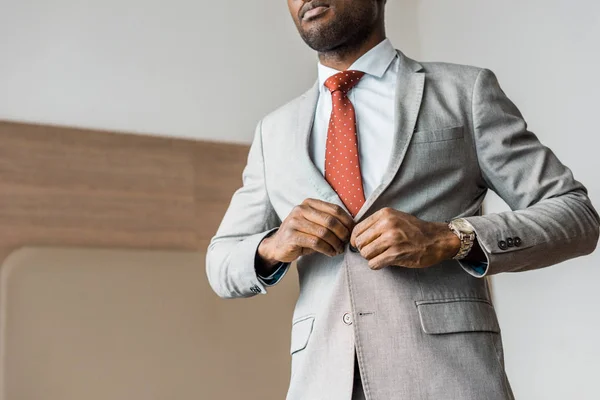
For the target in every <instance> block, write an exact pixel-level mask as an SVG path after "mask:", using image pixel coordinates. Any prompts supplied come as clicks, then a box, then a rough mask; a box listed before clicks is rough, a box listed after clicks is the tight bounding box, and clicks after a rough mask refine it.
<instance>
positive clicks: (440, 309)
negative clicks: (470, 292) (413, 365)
mask: <svg viewBox="0 0 600 400" xmlns="http://www.w3.org/2000/svg"><path fill="white" fill-rule="evenodd" d="M417 310H418V311H419V318H420V319H421V327H422V328H423V332H425V333H429V334H432V335H439V334H444V333H456V332H477V331H480V332H481V331H483V332H495V333H500V325H499V324H498V317H497V316H496V311H495V310H494V307H493V306H492V305H491V304H490V303H489V302H488V301H487V300H484V299H446V300H427V301H417Z"/></svg>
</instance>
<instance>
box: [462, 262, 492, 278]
mask: <svg viewBox="0 0 600 400" xmlns="http://www.w3.org/2000/svg"><path fill="white" fill-rule="evenodd" d="M458 262H459V263H460V265H461V266H462V267H463V268H464V269H466V270H467V271H469V272H471V273H472V274H473V275H475V276H478V277H482V276H483V275H485V272H486V270H487V268H488V263H487V262H486V261H481V262H477V261H464V260H459V261H458Z"/></svg>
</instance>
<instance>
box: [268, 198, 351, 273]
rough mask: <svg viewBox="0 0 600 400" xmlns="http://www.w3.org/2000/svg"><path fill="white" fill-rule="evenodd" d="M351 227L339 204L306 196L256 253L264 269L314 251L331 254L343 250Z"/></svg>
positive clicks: (348, 217)
mask: <svg viewBox="0 0 600 400" xmlns="http://www.w3.org/2000/svg"><path fill="white" fill-rule="evenodd" d="M353 228H354V220H353V219H352V217H351V216H350V215H349V214H348V213H347V212H346V211H345V210H344V209H343V208H342V207H340V206H338V205H336V204H331V203H326V202H324V201H321V200H316V199H306V200H304V201H303V202H302V204H300V205H299V206H296V207H294V209H293V210H292V212H291V213H290V214H289V215H288V217H287V218H286V219H285V221H283V223H282V224H281V226H280V227H279V229H278V230H277V232H276V233H275V234H273V235H272V236H269V237H267V238H265V239H264V240H263V241H262V242H261V243H260V245H259V247H258V255H259V256H260V257H261V258H262V261H263V264H264V265H263V267H264V268H265V269H267V270H268V269H269V268H271V267H273V266H275V265H276V264H278V263H279V262H292V261H295V260H296V259H297V258H298V257H300V256H304V255H308V254H311V253H315V252H317V253H322V254H325V255H327V256H330V257H333V256H336V255H338V254H341V253H343V252H344V246H345V245H346V243H348V241H349V240H350V234H351V233H352V229H353Z"/></svg>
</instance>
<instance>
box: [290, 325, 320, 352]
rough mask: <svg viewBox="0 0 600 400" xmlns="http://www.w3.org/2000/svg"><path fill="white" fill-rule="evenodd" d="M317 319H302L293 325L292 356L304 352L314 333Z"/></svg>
mask: <svg viewBox="0 0 600 400" xmlns="http://www.w3.org/2000/svg"><path fill="white" fill-rule="evenodd" d="M314 322H315V317H313V316H307V317H302V318H300V319H298V320H296V321H294V323H293V324H292V345H291V349H290V354H294V353H295V352H297V351H300V350H303V349H304V348H306V345H307V344H308V339H309V338H310V334H311V333H312V329H313V324H314Z"/></svg>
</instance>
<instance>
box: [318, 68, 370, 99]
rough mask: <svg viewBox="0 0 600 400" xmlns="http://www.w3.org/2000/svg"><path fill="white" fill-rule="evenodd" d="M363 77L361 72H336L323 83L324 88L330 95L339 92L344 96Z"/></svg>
mask: <svg viewBox="0 0 600 400" xmlns="http://www.w3.org/2000/svg"><path fill="white" fill-rule="evenodd" d="M364 75H365V73H364V72H361V71H342V72H338V73H337V74H335V75H333V76H331V77H330V78H329V79H327V80H326V81H325V87H326V88H327V89H329V90H330V91H331V93H333V92H335V91H337V90H340V91H342V92H344V94H346V93H348V92H349V91H350V89H352V88H353V87H354V86H355V85H356V84H357V83H358V81H360V78H362V77H363V76H364Z"/></svg>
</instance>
